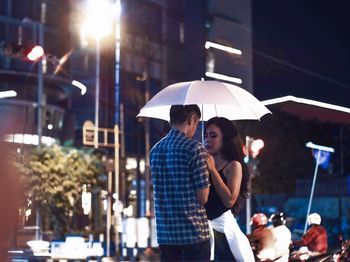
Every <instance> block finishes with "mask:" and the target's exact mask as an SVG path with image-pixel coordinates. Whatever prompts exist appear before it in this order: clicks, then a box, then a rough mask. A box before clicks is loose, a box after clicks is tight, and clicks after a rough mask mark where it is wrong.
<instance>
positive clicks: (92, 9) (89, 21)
mask: <svg viewBox="0 0 350 262" xmlns="http://www.w3.org/2000/svg"><path fill="white" fill-rule="evenodd" d="M114 12H115V6H114V5H112V4H111V3H110V1H108V0H88V1H87V5H86V14H85V16H86V20H85V22H84V23H83V25H82V27H81V31H80V33H81V36H83V37H86V36H87V35H90V36H92V37H94V38H95V40H96V73H95V132H94V147H95V148H98V128H99V98H100V60H101V54H100V52H101V50H100V42H101V38H102V37H104V36H106V35H108V34H109V33H111V32H112V23H113V20H114V16H115V13H114ZM84 40H86V39H84Z"/></svg>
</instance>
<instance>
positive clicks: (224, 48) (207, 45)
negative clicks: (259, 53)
mask: <svg viewBox="0 0 350 262" xmlns="http://www.w3.org/2000/svg"><path fill="white" fill-rule="evenodd" d="M211 47H212V48H215V49H219V50H222V51H225V52H228V53H231V54H236V55H242V51H241V50H239V49H236V48H233V47H229V46H225V45H220V44H217V43H213V42H210V41H207V42H205V48H206V49H209V48H211Z"/></svg>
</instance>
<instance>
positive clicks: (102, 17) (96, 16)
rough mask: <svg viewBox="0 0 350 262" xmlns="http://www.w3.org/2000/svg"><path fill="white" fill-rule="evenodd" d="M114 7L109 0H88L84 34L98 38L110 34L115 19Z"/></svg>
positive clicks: (82, 29) (83, 28)
mask: <svg viewBox="0 0 350 262" xmlns="http://www.w3.org/2000/svg"><path fill="white" fill-rule="evenodd" d="M114 9H115V6H114V5H112V4H111V2H110V1H108V0H88V1H87V5H86V14H85V15H86V20H85V22H84V23H83V26H82V28H81V31H82V34H83V35H85V36H86V35H90V36H92V37H95V38H98V39H101V38H102V37H104V36H106V35H108V34H110V33H111V32H112V24H113V21H114V19H115V18H114V17H115V13H114Z"/></svg>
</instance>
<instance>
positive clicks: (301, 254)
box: [289, 247, 333, 262]
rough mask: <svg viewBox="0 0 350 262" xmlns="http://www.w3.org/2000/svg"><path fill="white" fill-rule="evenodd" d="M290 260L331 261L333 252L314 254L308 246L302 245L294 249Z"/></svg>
mask: <svg viewBox="0 0 350 262" xmlns="http://www.w3.org/2000/svg"><path fill="white" fill-rule="evenodd" d="M289 261H290V262H299V261H308V262H316V261H317V262H330V261H333V253H325V254H320V255H312V253H311V252H310V251H309V249H308V248H307V247H300V248H299V249H298V250H295V251H293V252H292V253H291V254H290V256H289Z"/></svg>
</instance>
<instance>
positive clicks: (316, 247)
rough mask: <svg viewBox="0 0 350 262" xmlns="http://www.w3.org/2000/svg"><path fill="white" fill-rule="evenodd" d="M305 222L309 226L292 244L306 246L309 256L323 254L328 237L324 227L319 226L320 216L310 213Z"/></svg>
mask: <svg viewBox="0 0 350 262" xmlns="http://www.w3.org/2000/svg"><path fill="white" fill-rule="evenodd" d="M307 223H308V225H310V226H311V227H310V229H309V230H308V231H306V233H305V234H304V235H303V236H302V237H301V239H300V240H297V241H294V242H293V244H294V245H295V246H297V247H300V246H307V248H308V255H309V256H318V255H322V254H325V253H326V252H327V248H328V237H327V231H326V229H325V228H324V227H323V226H321V216H320V215H319V214H317V213H312V214H310V215H309V216H308V217H307Z"/></svg>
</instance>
